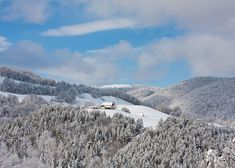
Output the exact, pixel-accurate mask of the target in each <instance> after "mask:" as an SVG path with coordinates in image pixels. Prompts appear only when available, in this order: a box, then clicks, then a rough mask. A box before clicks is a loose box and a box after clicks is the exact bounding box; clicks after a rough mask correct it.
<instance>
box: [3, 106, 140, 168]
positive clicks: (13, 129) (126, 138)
mask: <svg viewBox="0 0 235 168" xmlns="http://www.w3.org/2000/svg"><path fill="white" fill-rule="evenodd" d="M143 131H144V130H143V125H142V121H141V120H137V122H135V120H134V119H131V118H127V117H124V116H122V115H120V114H116V115H114V116H113V117H112V118H110V117H107V116H105V113H100V112H98V111H94V112H89V113H88V112H87V111H85V110H82V109H79V108H74V107H45V108H42V109H41V110H39V111H36V112H35V113H33V114H30V115H28V116H26V117H23V118H15V119H13V120H9V119H5V120H1V123H0V163H1V166H0V167H11V168H16V167H25V168H26V167H27V168H32V167H74V168H76V167H98V166H99V165H100V164H101V163H102V162H103V161H104V160H106V159H107V158H110V157H112V156H113V155H114V154H115V153H116V152H117V150H118V149H120V148H122V147H123V146H125V145H126V144H127V143H129V142H130V141H131V140H132V138H133V137H135V136H136V135H138V134H140V133H141V132H143Z"/></svg>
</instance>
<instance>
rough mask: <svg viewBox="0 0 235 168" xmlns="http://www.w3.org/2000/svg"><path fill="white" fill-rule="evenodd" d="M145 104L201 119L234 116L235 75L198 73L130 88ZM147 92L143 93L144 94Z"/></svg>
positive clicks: (171, 112)
mask: <svg viewBox="0 0 235 168" xmlns="http://www.w3.org/2000/svg"><path fill="white" fill-rule="evenodd" d="M127 93H128V94H130V95H132V96H135V97H136V98H139V99H140V100H141V101H142V102H143V103H144V104H146V105H148V106H151V107H153V108H155V109H158V110H160V111H164V112H166V113H170V114H173V115H174V112H175V111H174V109H177V110H176V111H177V113H176V114H177V115H179V113H181V116H183V115H186V116H192V117H196V118H202V119H205V118H206V119H213V120H214V119H221V120H224V119H225V120H227V119H234V118H235V113H234V111H235V78H217V77H197V78H193V79H190V80H186V81H183V82H180V83H179V84H176V85H172V86H170V87H166V88H158V89H143V90H141V89H136V90H131V91H129V92H127ZM143 95H144V96H143Z"/></svg>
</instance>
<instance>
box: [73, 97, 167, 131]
mask: <svg viewBox="0 0 235 168" xmlns="http://www.w3.org/2000/svg"><path fill="white" fill-rule="evenodd" d="M76 101H77V104H79V105H84V104H86V103H88V102H92V103H94V104H95V105H97V106H99V105H101V104H102V103H103V102H114V103H115V104H116V105H117V108H116V109H111V110H108V109H100V111H104V112H105V113H106V114H107V115H108V116H110V117H112V116H113V115H114V114H115V113H121V114H123V115H124V116H127V117H132V118H134V119H135V120H137V119H139V118H142V120H143V124H144V127H155V126H156V125H157V124H158V122H159V121H160V120H161V119H163V120H165V119H166V118H167V117H169V115H167V114H165V113H162V112H160V111H157V110H155V109H152V108H150V107H146V106H140V105H133V104H131V103H129V102H127V101H125V100H122V99H119V98H116V97H112V96H103V97H101V98H97V99H96V98H93V97H92V96H91V95H90V94H82V95H81V96H80V97H77V100H76ZM123 107H126V108H127V109H129V110H130V113H127V112H124V111H122V108H123ZM88 110H91V109H88Z"/></svg>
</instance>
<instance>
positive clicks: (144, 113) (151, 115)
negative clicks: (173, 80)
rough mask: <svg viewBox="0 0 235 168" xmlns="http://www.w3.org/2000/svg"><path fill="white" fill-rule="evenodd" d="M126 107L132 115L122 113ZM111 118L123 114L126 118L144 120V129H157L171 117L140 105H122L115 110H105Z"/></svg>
mask: <svg viewBox="0 0 235 168" xmlns="http://www.w3.org/2000/svg"><path fill="white" fill-rule="evenodd" d="M123 107H125V108H127V109H129V110H130V113H126V112H124V111H122V108H123ZM103 111H105V113H106V114H107V115H109V116H113V115H114V114H115V113H121V114H123V115H124V116H127V117H131V118H134V119H135V120H137V119H140V118H141V119H142V120H143V125H144V127H155V126H157V124H158V122H159V121H160V120H161V119H163V120H165V119H166V118H168V117H169V115H167V114H165V113H162V112H160V111H157V110H154V109H152V108H150V107H146V106H140V105H124V104H120V105H118V106H117V108H116V109H115V110H103Z"/></svg>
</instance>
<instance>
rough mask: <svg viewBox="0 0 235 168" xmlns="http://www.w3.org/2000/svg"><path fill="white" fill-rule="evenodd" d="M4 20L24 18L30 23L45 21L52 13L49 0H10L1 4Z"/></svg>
mask: <svg viewBox="0 0 235 168" xmlns="http://www.w3.org/2000/svg"><path fill="white" fill-rule="evenodd" d="M0 7H1V11H0V14H1V16H0V17H1V18H2V19H4V20H18V19H20V20H24V21H25V22H30V23H36V24H38V23H42V22H44V21H45V20H46V19H47V18H48V16H49V13H50V10H49V9H50V7H49V0H40V1H39V0H9V1H6V2H5V3H2V4H0Z"/></svg>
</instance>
